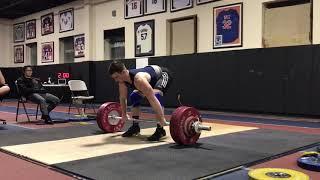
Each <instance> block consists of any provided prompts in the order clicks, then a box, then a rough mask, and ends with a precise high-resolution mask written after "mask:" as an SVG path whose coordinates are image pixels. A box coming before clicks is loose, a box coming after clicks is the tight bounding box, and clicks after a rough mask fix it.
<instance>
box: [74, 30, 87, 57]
mask: <svg viewBox="0 0 320 180" xmlns="http://www.w3.org/2000/svg"><path fill="white" fill-rule="evenodd" d="M84 51H85V39H84V34H81V35H77V36H74V57H75V58H79V57H84V55H85V54H84Z"/></svg>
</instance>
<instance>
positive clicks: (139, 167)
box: [55, 129, 319, 180]
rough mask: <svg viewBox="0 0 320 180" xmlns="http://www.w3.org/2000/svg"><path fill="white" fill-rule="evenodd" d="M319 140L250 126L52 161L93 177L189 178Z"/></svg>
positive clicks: (67, 168) (312, 136) (311, 136)
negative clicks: (189, 140) (188, 141)
mask: <svg viewBox="0 0 320 180" xmlns="http://www.w3.org/2000/svg"><path fill="white" fill-rule="evenodd" d="M318 141H319V135H306V134H301V133H296V132H284V131H276V130H264V129H258V130H251V131H245V132H239V133H233V134H226V135H221V136H214V137H209V138H203V139H200V140H199V141H198V142H199V144H197V145H196V146H193V147H183V146H177V145H175V144H167V145H162V146H156V147H151V148H145V149H140V150H134V151H129V152H124V153H118V154H112V155H106V156H100V157H95V158H90V159H84V160H77V161H72V162H67V163H60V164H55V166H57V167H59V168H63V169H66V170H68V171H72V172H76V173H78V174H81V175H84V176H87V177H90V178H93V179H112V180H117V179H166V180H167V179H175V180H177V179H193V178H197V177H201V176H204V175H207V174H212V173H215V172H220V171H223V170H226V169H230V168H232V167H237V166H240V165H242V164H247V163H249V162H253V161H257V160H259V159H263V158H266V157H270V156H274V155H276V154H280V153H283V152H286V151H290V150H292V149H295V148H298V147H302V146H306V145H308V144H312V143H316V142H318Z"/></svg>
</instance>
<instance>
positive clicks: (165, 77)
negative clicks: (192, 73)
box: [109, 62, 172, 141]
mask: <svg viewBox="0 0 320 180" xmlns="http://www.w3.org/2000/svg"><path fill="white" fill-rule="evenodd" d="M109 74H110V75H111V77H112V78H113V79H114V80H115V81H116V82H118V83H119V94H120V104H121V109H122V118H124V119H125V120H127V119H128V116H127V93H128V87H131V88H133V89H135V90H134V91H133V92H132V93H131V95H130V99H131V102H132V106H133V107H132V110H131V111H132V117H133V118H134V119H139V116H140V109H139V106H140V102H141V100H142V99H143V98H144V97H146V98H147V100H148V101H149V103H150V105H151V106H152V108H153V110H154V111H155V113H156V118H157V120H158V121H159V123H158V124H157V129H156V131H155V133H154V134H153V135H151V136H150V137H148V140H149V141H159V140H160V138H161V137H163V136H165V135H166V131H165V130H164V128H163V126H165V125H167V122H166V119H165V117H164V109H163V107H162V105H163V101H162V99H163V95H164V93H166V91H167V90H168V88H169V86H170V84H171V81H172V76H171V75H170V72H169V71H168V70H167V69H166V68H164V67H159V66H156V65H152V66H146V67H144V68H140V69H130V70H128V69H127V68H126V67H125V65H124V64H123V63H121V62H113V63H112V64H111V65H110V67H109ZM138 133H140V127H139V124H138V122H135V121H134V122H133V125H132V126H131V127H130V128H129V129H128V131H127V132H125V133H124V134H123V135H122V136H123V137H130V136H133V135H136V134H138Z"/></svg>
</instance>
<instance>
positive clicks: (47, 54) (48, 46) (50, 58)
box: [41, 41, 54, 63]
mask: <svg viewBox="0 0 320 180" xmlns="http://www.w3.org/2000/svg"><path fill="white" fill-rule="evenodd" d="M41 62H42V63H49V62H54V42H53V41H52V42H45V43H42V44H41Z"/></svg>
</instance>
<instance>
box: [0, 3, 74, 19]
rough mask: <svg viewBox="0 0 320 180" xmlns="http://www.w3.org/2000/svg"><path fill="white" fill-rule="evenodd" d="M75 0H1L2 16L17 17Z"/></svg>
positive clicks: (0, 14)
mask: <svg viewBox="0 0 320 180" xmlns="http://www.w3.org/2000/svg"><path fill="white" fill-rule="evenodd" d="M72 1H75V0H0V18H7V19H15V18H19V17H22V16H26V15H29V14H32V13H36V12H39V11H42V10H45V9H50V8H53V7H56V6H60V5H62V4H66V3H69V2H72Z"/></svg>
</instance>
